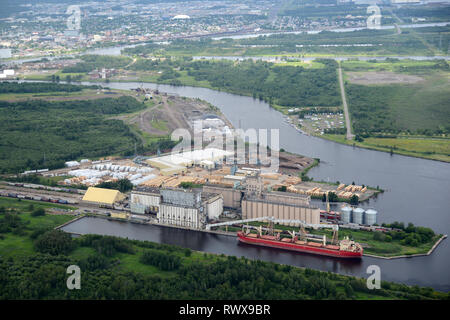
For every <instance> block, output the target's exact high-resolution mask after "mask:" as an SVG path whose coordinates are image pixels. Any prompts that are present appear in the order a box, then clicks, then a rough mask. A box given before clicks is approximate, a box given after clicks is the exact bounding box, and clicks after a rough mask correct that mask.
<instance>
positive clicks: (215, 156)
mask: <svg viewBox="0 0 450 320" xmlns="http://www.w3.org/2000/svg"><path fill="white" fill-rule="evenodd" d="M232 154H233V153H232V152H228V151H224V150H221V149H216V148H206V149H199V150H194V151H187V152H182V153H179V154H171V155H166V156H161V157H155V158H150V159H148V160H147V163H148V164H149V165H151V166H152V167H154V168H158V169H159V170H160V172H161V174H163V175H173V174H180V173H185V172H186V171H187V168H188V167H192V166H194V165H199V166H202V167H207V168H213V164H214V162H216V161H222V160H223V159H224V157H226V156H228V155H232Z"/></svg>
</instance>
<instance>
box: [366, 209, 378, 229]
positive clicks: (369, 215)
mask: <svg viewBox="0 0 450 320" xmlns="http://www.w3.org/2000/svg"><path fill="white" fill-rule="evenodd" d="M364 223H365V224H367V225H369V226H371V225H374V224H375V223H377V211H376V210H374V209H368V210H366V212H365V214H364Z"/></svg>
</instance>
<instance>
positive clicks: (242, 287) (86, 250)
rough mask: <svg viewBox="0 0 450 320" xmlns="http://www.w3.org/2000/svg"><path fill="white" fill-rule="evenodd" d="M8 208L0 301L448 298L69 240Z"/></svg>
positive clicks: (155, 248) (133, 244) (99, 240)
mask: <svg viewBox="0 0 450 320" xmlns="http://www.w3.org/2000/svg"><path fill="white" fill-rule="evenodd" d="M11 201H12V202H11ZM22 202H24V201H22ZM10 203H14V204H17V205H14V206H10V207H7V208H5V207H0V299H294V300H299V299H367V298H378V299H447V298H448V294H447V293H440V292H436V291H434V290H433V289H431V288H421V287H417V286H407V285H404V284H394V283H389V282H385V281H382V284H381V289H379V290H376V291H374V290H369V289H368V288H367V286H366V280H365V279H358V278H355V277H349V276H343V275H338V274H334V273H330V272H321V271H315V270H311V269H301V268H296V267H291V266H289V265H279V264H276V263H269V262H263V261H259V260H249V259H246V258H237V257H234V256H225V255H214V254H207V253H201V252H196V251H192V250H190V249H187V248H182V247H178V246H173V245H166V244H157V243H153V242H148V241H137V240H128V239H122V238H116V237H110V236H100V235H84V236H81V237H79V238H72V237H71V236H70V235H69V234H67V233H65V232H62V231H59V230H53V229H52V228H53V227H54V226H55V225H57V223H62V221H64V220H61V219H60V218H65V219H66V220H68V219H71V218H70V216H52V215H48V214H46V213H44V215H42V210H40V208H39V207H38V206H39V205H36V206H35V205H34V204H33V202H31V201H30V202H27V203H29V204H25V203H23V204H20V203H21V202H20V201H19V202H18V201H17V200H10ZM2 204H4V202H2ZM57 217H58V220H59V221H56V218H57ZM44 225H45V226H46V227H43V226H44ZM73 264H75V265H78V266H79V267H80V269H81V289H80V290H68V289H67V287H66V280H67V277H68V276H69V275H68V274H67V273H66V268H67V267H68V266H69V265H73Z"/></svg>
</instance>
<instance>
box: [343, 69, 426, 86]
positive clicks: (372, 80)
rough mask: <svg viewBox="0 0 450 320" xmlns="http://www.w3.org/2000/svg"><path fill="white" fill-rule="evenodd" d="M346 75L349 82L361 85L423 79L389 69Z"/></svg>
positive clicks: (404, 82)
mask: <svg viewBox="0 0 450 320" xmlns="http://www.w3.org/2000/svg"><path fill="white" fill-rule="evenodd" d="M346 75H347V77H348V80H349V81H350V82H351V83H355V84H363V85H369V84H388V83H401V84H402V83H403V84H409V83H418V82H421V81H424V79H423V78H421V77H419V76H413V75H408V74H400V73H394V72H389V71H372V72H347V73H346Z"/></svg>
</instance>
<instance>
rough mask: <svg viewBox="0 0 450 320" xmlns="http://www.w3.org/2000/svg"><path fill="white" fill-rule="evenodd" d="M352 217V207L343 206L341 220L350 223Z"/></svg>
mask: <svg viewBox="0 0 450 320" xmlns="http://www.w3.org/2000/svg"><path fill="white" fill-rule="evenodd" d="M351 217H352V208H350V207H342V209H341V222H342V223H350V222H351Z"/></svg>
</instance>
